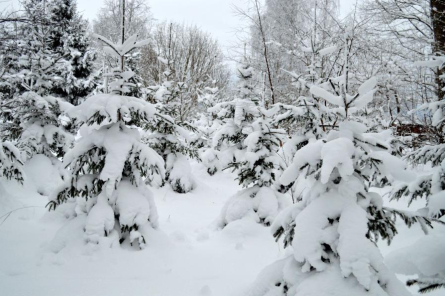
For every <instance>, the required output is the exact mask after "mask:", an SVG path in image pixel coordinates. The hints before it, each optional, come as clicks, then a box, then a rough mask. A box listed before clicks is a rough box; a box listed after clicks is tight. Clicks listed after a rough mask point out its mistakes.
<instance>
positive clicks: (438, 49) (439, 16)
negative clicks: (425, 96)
mask: <svg viewBox="0 0 445 296" xmlns="http://www.w3.org/2000/svg"><path fill="white" fill-rule="evenodd" d="M430 7H431V23H432V25H433V34H434V54H436V55H445V0H430ZM442 74H444V69H438V70H437V72H436V83H437V97H438V99H439V100H442V99H443V98H444V94H445V91H444V87H445V81H444V79H441V78H440V76H441V75H442Z"/></svg>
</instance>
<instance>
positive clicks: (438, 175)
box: [392, 57, 445, 293]
mask: <svg viewBox="0 0 445 296" xmlns="http://www.w3.org/2000/svg"><path fill="white" fill-rule="evenodd" d="M444 62H445V60H444V59H443V58H441V57H437V58H435V59H434V60H432V61H427V62H426V63H425V64H427V65H428V66H436V67H437V66H438V67H439V68H443V67H444V65H445V64H444ZM422 64H423V63H419V65H422ZM441 79H444V78H443V77H441ZM419 110H427V111H429V112H431V114H432V115H433V117H432V118H433V122H432V124H433V128H435V129H436V130H437V134H438V135H440V136H441V137H439V141H438V143H437V144H435V145H425V146H423V147H422V148H420V149H417V150H414V151H413V152H410V153H408V154H407V155H406V159H407V160H408V161H410V162H411V164H413V165H422V164H427V163H430V164H431V166H432V171H431V173H429V174H424V175H420V176H417V178H416V179H415V180H414V181H412V182H399V183H398V184H396V186H394V188H393V196H392V198H393V199H400V198H402V197H407V198H408V199H409V203H408V204H409V205H411V203H412V202H413V201H414V200H416V199H420V198H425V199H426V207H425V208H424V209H422V210H421V211H422V212H424V213H425V215H427V216H429V217H433V218H440V217H442V216H443V215H445V204H444V200H445V99H444V98H439V100H438V101H436V102H431V103H426V104H424V105H422V106H421V107H420V108H419ZM423 240H425V241H427V240H428V241H429V242H430V244H438V245H439V244H440V243H441V238H438V237H432V238H428V239H427V238H425V239H420V241H419V242H418V243H416V245H422V246H423V245H424V244H422V241H423ZM416 245H413V246H411V247H410V248H411V249H412V250H415V249H416V248H417V246H416ZM427 248H428V246H425V250H424V251H425V252H427ZM427 254H428V256H434V258H441V259H443V258H444V255H443V252H442V251H438V249H432V250H430V251H429V253H427ZM403 260H409V261H410V262H412V258H403ZM422 262H423V261H420V262H412V264H413V265H415V266H418V265H422ZM437 262H439V261H436V262H434V264H437ZM422 267H423V266H419V268H418V270H419V272H421V273H420V274H419V275H418V278H417V279H413V280H409V281H408V282H407V284H408V285H409V286H411V285H418V286H419V292H420V293H425V292H430V291H432V290H435V289H437V288H444V287H445V276H444V272H445V266H443V265H442V266H437V268H436V269H435V270H436V271H435V272H428V274H424V273H423V272H422V271H423V268H422Z"/></svg>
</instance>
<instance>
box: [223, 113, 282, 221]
mask: <svg viewBox="0 0 445 296" xmlns="http://www.w3.org/2000/svg"><path fill="white" fill-rule="evenodd" d="M243 133H245V134H247V136H246V138H245V140H244V142H243V145H245V152H244V153H243V155H242V157H235V158H234V161H233V162H231V163H229V165H228V166H227V168H232V169H233V170H236V171H237V174H238V177H237V179H238V181H239V184H240V185H242V186H243V187H244V188H245V189H243V190H241V191H239V192H238V193H237V194H235V195H234V196H232V197H230V198H229V200H228V201H227V202H226V203H225V205H224V207H223V209H222V211H221V214H220V216H219V219H218V222H217V223H218V227H219V228H223V227H225V226H226V225H227V224H229V223H231V222H233V221H236V220H239V219H242V218H244V217H251V218H252V219H253V220H254V221H255V222H257V223H261V224H263V225H265V226H269V225H270V224H271V223H272V222H273V220H274V219H275V217H276V215H277V214H278V213H279V212H280V211H281V210H282V209H283V208H284V206H285V205H286V202H285V198H284V196H283V195H281V194H280V193H278V192H277V191H276V189H275V188H274V187H273V185H274V183H275V181H276V179H277V177H278V175H279V170H280V169H281V167H282V162H281V159H280V157H279V156H278V153H277V152H278V149H279V148H280V146H281V145H282V140H283V135H284V131H282V130H277V129H273V128H272V126H271V124H270V120H268V119H263V118H262V117H259V118H257V119H256V120H255V121H254V122H252V123H251V124H250V125H249V126H246V127H245V128H244V130H243Z"/></svg>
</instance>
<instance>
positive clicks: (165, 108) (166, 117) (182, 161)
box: [144, 59, 198, 193]
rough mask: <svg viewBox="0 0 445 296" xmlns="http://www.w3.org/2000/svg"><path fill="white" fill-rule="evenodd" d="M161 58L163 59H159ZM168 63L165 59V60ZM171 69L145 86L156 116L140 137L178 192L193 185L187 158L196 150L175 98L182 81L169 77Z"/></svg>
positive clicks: (180, 91)
mask: <svg viewBox="0 0 445 296" xmlns="http://www.w3.org/2000/svg"><path fill="white" fill-rule="evenodd" d="M162 60H164V59H162ZM166 63H168V61H167V62H166ZM171 74H172V72H171V71H169V70H167V71H165V72H164V76H165V80H164V82H163V83H162V84H161V85H156V86H152V87H149V88H148V89H147V99H148V100H149V101H152V102H155V103H156V104H155V106H156V109H157V111H158V116H157V117H156V119H155V120H154V121H150V122H148V123H147V124H146V125H145V129H147V130H149V131H150V133H149V134H148V135H147V136H146V137H145V138H144V141H146V142H147V143H148V144H149V145H150V147H152V148H153V149H154V150H155V151H156V152H158V153H159V155H161V156H162V158H163V159H164V161H165V182H167V183H169V184H170V185H171V187H172V189H173V190H174V191H175V192H178V193H187V192H190V191H191V190H193V189H194V188H195V184H196V182H195V180H194V178H193V175H192V173H191V167H190V163H189V160H188V158H189V157H190V158H197V157H198V152H197V150H196V149H195V148H194V147H192V146H191V145H190V144H191V137H190V135H189V134H190V132H189V131H190V130H192V131H194V130H195V128H194V127H193V126H192V125H191V124H190V123H188V122H185V121H182V120H181V116H180V110H181V108H182V107H181V103H180V100H179V99H178V98H179V97H180V96H182V95H183V94H182V91H183V89H185V88H186V86H185V84H184V83H182V82H176V81H173V80H170V78H171Z"/></svg>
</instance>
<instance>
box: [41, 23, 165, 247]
mask: <svg viewBox="0 0 445 296" xmlns="http://www.w3.org/2000/svg"><path fill="white" fill-rule="evenodd" d="M122 27H123V28H124V26H122ZM97 37H98V38H99V39H100V40H102V41H104V42H105V43H106V44H107V45H108V46H109V47H110V48H111V49H112V50H114V51H115V52H116V53H117V54H119V55H120V56H121V57H122V59H121V68H120V69H123V68H124V65H123V63H124V58H123V57H124V56H125V54H127V53H128V52H130V51H131V50H132V49H134V48H137V47H139V46H142V45H144V44H146V42H145V41H141V42H136V40H135V39H136V38H135V37H130V38H128V40H127V41H125V42H124V40H122V43H120V44H118V45H114V44H112V43H111V42H110V41H109V40H107V39H105V38H104V37H102V36H97ZM122 39H123V38H122ZM131 75H132V73H130V72H128V71H127V72H119V71H116V79H115V81H113V82H112V83H111V87H112V89H113V93H111V94H100V95H95V96H92V97H89V98H88V99H87V100H86V101H85V102H83V103H82V104H81V105H79V106H77V107H75V108H73V109H72V110H71V112H70V113H69V114H70V116H72V117H75V118H77V120H78V121H80V122H81V123H83V127H82V128H81V135H82V137H81V138H80V140H79V141H78V142H77V143H76V144H75V146H74V148H73V149H72V150H70V151H69V152H68V153H67V155H66V156H65V159H64V163H65V164H66V165H67V166H68V167H69V168H70V172H71V177H70V178H69V179H68V180H67V181H66V183H65V185H64V186H63V187H61V188H59V190H56V192H54V194H53V195H52V197H51V200H50V202H49V203H48V207H49V210H52V209H55V208H56V207H57V206H59V205H60V204H62V203H64V202H66V201H67V200H68V199H70V198H76V201H77V206H76V209H75V212H76V214H77V216H83V217H86V222H85V227H84V230H85V239H86V242H87V243H92V244H99V243H104V244H106V245H109V246H111V245H115V244H117V243H118V242H120V243H121V244H122V243H124V242H125V241H128V242H129V243H130V244H131V245H133V244H136V245H138V246H139V248H141V249H142V248H144V247H145V246H146V243H147V241H146V238H145V236H144V231H146V230H147V227H154V228H156V227H157V219H158V217H157V211H156V206H155V203H154V200H153V196H152V194H151V192H150V191H149V189H148V188H147V187H146V185H145V179H149V180H150V181H151V182H152V183H156V182H160V181H161V180H162V179H163V177H164V162H163V160H162V158H161V157H160V156H159V155H158V154H157V153H156V152H155V151H154V150H153V149H151V148H150V147H148V146H147V145H145V144H144V143H143V142H142V141H141V136H140V132H139V130H138V127H142V126H143V125H144V124H145V123H146V122H147V121H149V120H152V119H153V117H154V116H155V113H156V109H155V107H154V106H153V105H151V104H150V103H148V102H146V101H144V100H142V99H138V98H134V97H129V96H124V95H122V93H125V92H128V90H129V88H128V87H129V86H128V85H127V82H126V81H127V80H128V78H130V77H131ZM88 127H89V128H88Z"/></svg>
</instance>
